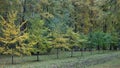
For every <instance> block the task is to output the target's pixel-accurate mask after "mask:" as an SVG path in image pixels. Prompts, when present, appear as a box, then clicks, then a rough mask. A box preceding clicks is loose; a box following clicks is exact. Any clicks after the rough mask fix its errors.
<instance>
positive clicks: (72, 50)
mask: <svg viewBox="0 0 120 68" xmlns="http://www.w3.org/2000/svg"><path fill="white" fill-rule="evenodd" d="M73 52H74V49H73V48H72V49H71V57H73Z"/></svg>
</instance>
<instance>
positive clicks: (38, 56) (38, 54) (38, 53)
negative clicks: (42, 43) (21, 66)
mask: <svg viewBox="0 0 120 68" xmlns="http://www.w3.org/2000/svg"><path fill="white" fill-rule="evenodd" d="M37 61H39V52H37Z"/></svg>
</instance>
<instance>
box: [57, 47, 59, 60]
mask: <svg viewBox="0 0 120 68" xmlns="http://www.w3.org/2000/svg"><path fill="white" fill-rule="evenodd" d="M58 58H59V49H58V48H57V59H58Z"/></svg>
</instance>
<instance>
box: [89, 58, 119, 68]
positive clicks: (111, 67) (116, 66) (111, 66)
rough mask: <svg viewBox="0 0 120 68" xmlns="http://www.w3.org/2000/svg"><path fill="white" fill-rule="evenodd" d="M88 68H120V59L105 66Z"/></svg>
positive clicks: (104, 64)
mask: <svg viewBox="0 0 120 68" xmlns="http://www.w3.org/2000/svg"><path fill="white" fill-rule="evenodd" d="M88 68H120V58H116V59H113V60H112V61H108V62H106V63H103V64H98V65H93V66H90V67H88Z"/></svg>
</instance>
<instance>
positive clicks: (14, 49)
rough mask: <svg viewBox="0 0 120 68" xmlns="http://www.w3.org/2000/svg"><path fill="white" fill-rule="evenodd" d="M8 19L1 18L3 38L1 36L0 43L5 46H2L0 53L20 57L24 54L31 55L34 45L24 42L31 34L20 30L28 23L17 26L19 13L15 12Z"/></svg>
mask: <svg viewBox="0 0 120 68" xmlns="http://www.w3.org/2000/svg"><path fill="white" fill-rule="evenodd" d="M7 17H8V19H7V20H6V19H4V18H3V17H1V22H0V24H1V26H2V27H1V29H2V36H0V42H2V43H3V45H1V46H0V52H1V53H3V54H14V55H18V56H21V55H22V54H27V55H30V50H31V49H32V45H30V43H29V44H26V43H25V42H24V41H25V40H27V39H28V38H29V34H28V33H25V30H26V29H25V30H23V31H21V30H20V28H21V27H22V26H23V25H24V24H25V23H26V21H25V22H22V23H21V24H18V25H16V22H15V20H17V12H13V11H12V12H11V13H9V14H8V16H7Z"/></svg>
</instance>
